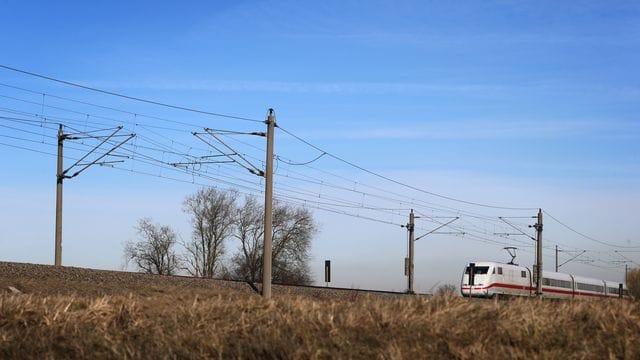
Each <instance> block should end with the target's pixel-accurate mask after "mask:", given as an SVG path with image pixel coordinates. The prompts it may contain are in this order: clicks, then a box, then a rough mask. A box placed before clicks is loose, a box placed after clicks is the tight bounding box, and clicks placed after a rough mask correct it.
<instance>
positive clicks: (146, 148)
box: [16, 92, 640, 248]
mask: <svg viewBox="0 0 640 360" xmlns="http://www.w3.org/2000/svg"><path fill="white" fill-rule="evenodd" d="M34 94H40V93H38V92H34ZM49 97H52V98H58V99H64V98H63V97H57V96H56V95H54V94H46V98H47V100H49V99H48V98H49ZM44 98H45V95H44V94H43V99H44ZM67 99H68V98H67ZM67 99H65V100H67ZM16 101H18V100H16ZM78 103H80V104H83V105H87V106H98V107H99V106H100V105H96V104H91V103H88V102H84V103H83V102H78ZM30 105H31V106H33V107H34V110H35V107H38V110H37V112H36V111H34V112H33V116H34V117H36V118H37V119H39V120H32V121H33V125H36V124H38V127H42V128H45V129H48V128H51V127H52V126H51V125H52V124H51V121H52V120H53V119H55V118H56V117H55V116H54V114H55V113H56V112H55V111H54V112H53V114H52V113H51V112H49V111H47V115H45V112H44V109H55V110H57V111H66V110H63V108H62V107H59V106H58V107H54V106H52V104H49V103H45V102H44V100H43V101H42V102H35V101H33V102H31V104H30ZM101 109H104V110H110V111H117V112H121V113H123V114H129V115H131V116H133V117H134V118H135V117H136V116H138V115H139V113H138V112H133V111H132V112H128V111H127V110H122V109H117V108H115V107H106V106H103V107H101ZM67 110H71V109H67ZM71 111H74V110H71ZM74 113H76V114H77V115H81V116H82V117H83V119H82V120H81V119H76V120H74V122H73V123H75V124H76V125H80V124H83V125H86V124H92V123H94V125H98V122H95V121H91V120H92V118H95V119H100V118H103V119H104V120H106V122H104V121H102V122H100V123H101V124H100V125H108V124H109V123H111V124H113V123H127V124H131V126H133V127H138V128H142V129H145V131H144V132H142V131H140V132H138V131H135V132H136V133H138V135H139V140H141V142H142V144H137V145H136V146H133V145H129V146H124V147H123V149H121V150H122V151H131V152H132V154H136V155H137V156H139V157H140V160H142V161H140V163H141V164H145V165H146V166H149V167H154V168H157V169H169V168H173V169H172V170H174V171H177V172H176V173H175V174H182V175H181V176H193V177H194V178H195V177H200V178H201V179H206V180H208V181H216V182H217V181H219V180H220V179H223V178H224V177H226V181H227V182H226V183H224V185H225V186H234V185H235V184H245V185H249V184H251V185H250V186H248V187H247V188H245V190H246V191H251V193H253V194H260V193H261V189H260V186H258V185H257V183H256V182H252V181H250V180H247V178H244V177H241V176H238V175H236V174H235V173H236V171H235V168H233V167H231V168H229V167H220V166H209V165H206V166H202V168H201V169H198V170H196V169H195V168H191V169H175V168H174V167H171V166H170V165H169V162H170V161H169V160H166V161H163V159H161V156H159V154H160V153H162V154H166V155H170V156H167V158H169V159H176V158H186V159H194V158H197V156H202V155H204V154H206V152H207V150H206V149H201V148H196V147H194V146H192V145H191V144H187V143H185V142H181V141H180V138H179V137H177V135H180V134H186V133H188V132H189V131H188V129H180V127H182V126H185V127H189V126H192V127H193V126H194V125H196V124H192V123H187V122H181V121H176V122H174V123H175V124H177V125H178V126H175V127H168V126H159V125H157V124H149V123H144V122H141V121H139V119H114V118H107V117H105V116H102V115H98V114H87V113H86V112H84V111H75V112H74ZM140 116H141V117H142V116H143V115H140ZM148 117H149V118H152V117H151V116H148ZM95 119H93V120H95ZM83 120H84V121H83ZM24 121H26V119H25V120H24ZM43 121H44V125H42V122H43ZM254 121H259V122H262V121H260V120H254ZM58 122H59V121H58ZM58 122H56V123H58ZM64 123H67V124H72V122H71V120H69V121H64ZM48 124H49V125H48ZM152 129H155V130H152ZM279 129H280V130H283V129H282V128H281V127H279ZM167 131H171V132H173V133H174V134H176V136H168V135H167V134H164V133H166V132H167ZM285 131H286V130H285ZM233 133H234V132H231V131H229V132H228V133H226V134H221V136H225V137H227V138H230V139H233V141H235V142H237V143H239V144H242V146H245V147H248V148H251V149H249V150H250V152H251V151H253V150H255V151H258V152H259V154H263V152H264V150H263V149H261V148H258V147H255V146H254V145H252V144H249V143H247V142H243V141H242V140H239V139H235V137H234V136H231V135H233ZM237 133H244V132H237ZM145 134H146V135H145ZM33 135H38V136H42V134H35V133H34V134H33ZM47 137H48V138H51V137H50V135H47ZM31 141H33V139H31ZM38 142H39V143H40V141H38ZM312 147H313V146H312ZM136 149H138V150H140V151H136ZM245 149H246V148H245ZM314 149H315V150H317V151H321V154H320V155H319V156H316V157H315V158H314V159H312V160H311V161H305V162H299V161H293V160H290V159H287V158H286V157H285V156H284V154H278V155H277V157H276V160H277V161H278V162H279V163H282V164H284V165H283V168H286V166H291V167H299V169H298V170H303V172H300V171H297V173H298V176H289V177H287V176H283V177H282V178H281V179H280V180H277V181H276V183H278V182H280V186H279V187H280V188H282V189H283V191H282V192H280V196H281V197H282V198H286V197H287V196H288V199H289V201H295V202H296V203H298V204H300V203H304V204H307V205H314V204H315V205H316V206H318V209H319V210H322V209H320V207H325V208H330V209H331V210H332V212H334V213H341V210H345V209H352V210H353V212H351V215H349V216H354V217H358V216H355V215H359V214H356V213H358V212H361V213H362V214H360V215H362V216H359V217H360V218H365V217H370V218H375V219H379V220H380V219H382V216H386V217H388V216H399V215H401V214H402V213H401V211H402V210H405V209H407V208H410V207H411V208H413V207H416V208H417V209H419V210H421V211H424V212H434V211H435V212H440V211H442V212H444V213H449V214H462V215H463V216H464V217H466V218H468V219H469V223H470V224H471V225H469V224H467V227H464V231H465V232H467V233H468V235H467V237H472V236H476V235H477V236H483V237H485V238H487V239H492V238H493V236H492V235H491V234H489V232H488V231H484V233H483V232H482V231H483V230H481V229H482V228H483V225H482V222H483V221H484V222H489V223H490V224H491V225H486V224H485V225H484V226H485V227H486V226H494V227H495V226H496V223H497V222H499V220H498V219H497V217H496V216H491V215H487V214H486V213H480V212H476V211H470V210H468V209H464V208H463V209H457V208H455V207H451V206H446V205H443V204H436V203H433V202H428V201H425V200H424V197H422V198H421V197H420V196H411V195H408V194H404V193H397V192H393V191H389V189H381V188H378V187H375V186H371V185H368V184H366V183H364V182H362V181H359V180H358V181H354V180H352V179H348V178H346V177H341V176H340V175H337V174H331V175H329V174H330V172H328V171H326V169H315V170H314V168H313V167H312V166H310V165H311V164H312V163H313V162H316V161H317V160H319V159H320V158H327V157H331V158H333V159H335V160H338V161H341V162H342V163H345V164H347V165H349V166H352V167H355V168H356V169H358V170H360V171H363V172H366V173H368V174H370V175H372V176H376V177H378V178H381V179H383V180H386V181H389V180H391V181H392V182H393V181H394V179H390V178H389V179H387V177H385V176H384V175H382V177H381V176H380V175H381V174H377V173H375V172H373V171H368V170H367V169H365V168H364V167H360V166H359V165H357V164H354V163H351V162H349V161H347V160H345V159H342V158H341V157H337V156H336V155H333V154H330V153H328V152H324V150H320V149H319V148H315V147H314ZM255 151H253V152H254V153H255ZM153 153H156V154H153ZM49 155H51V154H49ZM152 155H158V156H152ZM243 156H247V158H253V157H252V156H251V155H250V154H249V155H245V154H244V153H243ZM296 157H297V156H296ZM256 159H257V158H256ZM171 161H173V160H171ZM258 161H260V162H261V161H262V159H259V160H258ZM132 163H133V161H132ZM354 165H355V166H354ZM222 168H225V169H226V171H224V170H222ZM308 169H311V170H312V171H317V173H313V174H307V173H304V172H305V171H306V172H308V171H309V170H308ZM237 170H240V169H237ZM216 171H217V172H218V173H217V175H215V174H214V173H215V172H216ZM286 172H291V173H292V174H293V173H296V170H293V169H287V170H286ZM237 173H238V174H239V173H240V172H237ZM284 173H285V172H284V171H283V174H284ZM324 175H329V176H337V178H342V180H341V181H335V183H334V182H332V181H327V180H326V179H324V178H323V177H325V176H324ZM290 180H292V181H290ZM342 181H345V182H346V184H343V183H342ZM187 182H189V183H195V182H192V181H187ZM296 182H298V183H296ZM304 182H306V183H307V184H316V185H319V186H320V187H321V190H320V191H318V190H311V189H305V188H304V185H303V183H304ZM214 183H215V182H214ZM348 184H351V185H348ZM394 184H396V185H399V186H403V187H405V188H406V187H407V185H408V184H404V183H402V182H394ZM203 185H206V184H203ZM209 185H211V184H209ZM295 185H298V186H295ZM351 186H352V189H349V187H351ZM248 188H250V189H251V190H248ZM365 189H366V190H365ZM329 190H330V191H329ZM413 190H414V191H419V192H422V193H424V194H427V195H431V196H436V197H438V196H439V194H435V195H434V194H433V193H431V192H429V191H426V190H424V191H422V190H421V189H417V188H416V189H413ZM345 192H348V193H350V194H353V195H358V196H361V197H362V199H361V201H360V202H358V201H355V200H347V199H351V198H352V197H354V196H346V197H345V196H343V194H345ZM276 196H277V194H276ZM440 198H443V199H445V200H449V201H458V200H461V201H458V202H459V203H464V204H466V205H471V206H483V207H486V208H493V209H497V210H513V211H521V210H537V208H512V207H501V206H494V205H491V204H482V203H476V202H470V201H466V200H463V199H455V198H448V197H446V196H444V197H443V196H440ZM338 209H341V210H338ZM390 209H393V210H390ZM342 212H345V211H342ZM346 212H348V211H346ZM365 214H366V215H365ZM509 218H514V217H513V216H509ZM522 218H524V217H522ZM470 227H471V228H472V230H470ZM485 230H486V228H485ZM471 233H473V234H471ZM492 241H493V242H494V243H495V244H505V243H515V244H522V246H524V243H522V242H519V240H514V239H501V238H500V239H499V240H495V239H492ZM545 248H547V247H545ZM638 248H640V247H638Z"/></svg>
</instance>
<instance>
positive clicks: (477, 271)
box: [464, 266, 489, 275]
mask: <svg viewBox="0 0 640 360" xmlns="http://www.w3.org/2000/svg"><path fill="white" fill-rule="evenodd" d="M488 272H489V267H488V266H476V267H475V269H474V270H473V273H474V274H476V275H484V274H487V273H488ZM464 273H465V274H469V267H468V266H467V269H466V270H465V271H464Z"/></svg>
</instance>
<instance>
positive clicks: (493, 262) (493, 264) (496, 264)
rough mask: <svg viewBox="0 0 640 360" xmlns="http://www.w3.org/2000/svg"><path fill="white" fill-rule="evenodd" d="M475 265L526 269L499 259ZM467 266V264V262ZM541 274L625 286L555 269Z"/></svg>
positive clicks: (563, 278) (595, 283) (548, 276)
mask: <svg viewBox="0 0 640 360" xmlns="http://www.w3.org/2000/svg"><path fill="white" fill-rule="evenodd" d="M475 264H476V266H502V267H505V268H509V267H511V268H519V269H523V270H524V269H528V268H527V267H526V266H522V265H516V264H506V263H502V262H499V261H476V262H475ZM467 266H469V265H468V264H467ZM542 276H543V277H546V278H550V279H558V280H571V277H572V276H573V278H574V279H575V281H580V282H582V283H585V284H594V285H603V282H604V283H605V284H606V285H607V286H612V285H614V286H616V287H617V286H619V284H620V283H622V284H623V288H625V289H626V288H627V286H626V284H625V283H624V282H620V281H610V280H602V279H595V278H590V277H586V276H580V275H574V274H567V273H561V272H555V271H545V270H543V271H542Z"/></svg>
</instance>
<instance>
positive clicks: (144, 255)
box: [124, 218, 179, 275]
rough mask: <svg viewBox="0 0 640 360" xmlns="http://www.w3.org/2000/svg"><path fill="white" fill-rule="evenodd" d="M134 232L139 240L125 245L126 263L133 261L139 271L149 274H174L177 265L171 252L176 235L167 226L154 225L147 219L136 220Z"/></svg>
mask: <svg viewBox="0 0 640 360" xmlns="http://www.w3.org/2000/svg"><path fill="white" fill-rule="evenodd" d="M136 230H137V232H138V236H139V237H140V240H139V241H137V242H132V241H129V242H127V243H126V244H125V248H124V254H125V258H126V261H127V262H129V261H133V262H134V263H135V264H136V266H137V267H138V269H139V270H141V271H143V272H146V273H149V274H160V275H173V274H175V273H176V271H177V269H178V265H179V258H178V256H177V255H176V254H175V252H174V250H173V246H174V244H175V243H176V233H175V232H174V231H173V230H172V229H171V228H170V227H168V226H160V224H154V223H153V222H152V221H151V219H149V218H144V219H140V220H138V225H137V226H136Z"/></svg>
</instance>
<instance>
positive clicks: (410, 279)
mask: <svg viewBox="0 0 640 360" xmlns="http://www.w3.org/2000/svg"><path fill="white" fill-rule="evenodd" d="M407 230H409V271H408V275H409V276H408V285H407V293H409V294H413V293H414V292H413V243H414V238H415V231H414V230H415V215H414V214H413V209H411V212H410V213H409V224H407Z"/></svg>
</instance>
